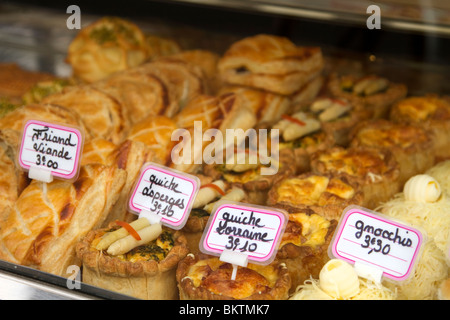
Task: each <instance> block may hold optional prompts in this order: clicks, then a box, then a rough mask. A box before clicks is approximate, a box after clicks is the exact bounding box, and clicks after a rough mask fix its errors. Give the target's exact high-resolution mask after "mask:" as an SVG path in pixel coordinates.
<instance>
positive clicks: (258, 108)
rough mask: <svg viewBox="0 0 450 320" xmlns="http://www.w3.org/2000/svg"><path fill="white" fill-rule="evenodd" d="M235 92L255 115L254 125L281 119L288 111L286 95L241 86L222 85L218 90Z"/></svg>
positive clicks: (288, 104)
mask: <svg viewBox="0 0 450 320" xmlns="http://www.w3.org/2000/svg"><path fill="white" fill-rule="evenodd" d="M219 92H220V93H221V94H224V93H235V94H237V95H239V96H241V97H242V101H243V102H242V103H243V104H244V105H245V106H246V107H247V108H249V109H250V110H252V111H253V113H254V114H255V116H256V121H257V123H256V125H257V126H258V125H261V124H265V125H267V124H271V123H274V122H276V121H278V120H280V119H281V116H282V115H283V114H285V113H287V112H288V110H289V108H290V106H291V101H290V99H289V98H288V97H286V96H282V95H279V94H275V93H272V92H269V91H265V90H259V89H253V88H249V87H242V86H230V85H228V86H224V87H222V88H221V89H220V91H219Z"/></svg>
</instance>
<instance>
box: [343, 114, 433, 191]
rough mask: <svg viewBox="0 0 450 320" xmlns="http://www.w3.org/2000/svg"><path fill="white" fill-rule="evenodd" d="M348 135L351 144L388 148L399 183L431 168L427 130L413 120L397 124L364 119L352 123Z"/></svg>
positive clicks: (431, 157) (430, 140) (353, 145)
mask: <svg viewBox="0 0 450 320" xmlns="http://www.w3.org/2000/svg"><path fill="white" fill-rule="evenodd" d="M351 136H352V141H351V143H350V146H351V147H370V148H377V149H386V150H389V151H390V152H392V153H393V154H394V156H395V158H396V160H397V162H398V163H399V168H400V177H399V179H400V183H401V184H403V183H404V182H406V180H408V179H409V178H410V177H412V176H414V175H416V174H419V173H423V172H425V171H426V170H428V169H429V168H431V167H432V166H433V164H434V161H435V157H434V154H433V152H432V147H433V139H432V134H431V132H430V131H429V130H427V129H425V128H423V127H421V126H419V125H416V124H406V123H403V124H400V123H394V122H391V121H388V120H384V119H378V120H373V121H366V122H363V123H361V124H360V125H359V126H357V127H355V128H354V131H353V133H352V134H351Z"/></svg>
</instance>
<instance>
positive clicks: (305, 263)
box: [277, 210, 337, 293]
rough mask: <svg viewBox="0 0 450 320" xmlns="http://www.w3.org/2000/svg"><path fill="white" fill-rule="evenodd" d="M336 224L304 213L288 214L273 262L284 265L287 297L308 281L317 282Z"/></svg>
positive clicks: (333, 221) (303, 211)
mask: <svg viewBox="0 0 450 320" xmlns="http://www.w3.org/2000/svg"><path fill="white" fill-rule="evenodd" d="M336 226H337V220H334V219H331V220H330V219H327V218H325V217H322V216H320V215H318V214H316V213H311V212H310V211H308V210H298V211H296V212H293V213H290V214H289V221H288V224H287V225H286V229H285V231H284V233H283V236H282V239H281V242H280V245H279V248H278V252H277V260H279V261H280V262H282V263H284V264H286V267H287V270H288V272H289V275H290V276H291V280H292V283H291V287H290V290H289V291H290V293H292V292H294V291H295V289H296V288H297V286H299V285H301V284H303V283H304V281H305V280H308V279H310V278H318V276H319V273H320V270H321V269H322V267H323V266H324V265H325V263H326V262H327V261H329V259H330V258H329V256H328V247H329V245H330V243H331V239H332V237H333V234H334V231H335V229H336Z"/></svg>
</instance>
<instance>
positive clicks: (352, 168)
mask: <svg viewBox="0 0 450 320" xmlns="http://www.w3.org/2000/svg"><path fill="white" fill-rule="evenodd" d="M319 161H321V162H322V163H323V164H324V165H325V170H327V171H333V170H334V171H337V172H343V173H347V174H349V175H351V176H357V177H363V178H364V177H366V176H367V175H368V174H369V173H372V174H376V175H382V174H384V173H385V172H387V170H388V167H387V165H386V163H385V161H384V156H383V155H382V154H381V153H375V152H369V151H368V150H359V149H342V150H339V151H336V152H333V153H323V154H321V155H320V157H319Z"/></svg>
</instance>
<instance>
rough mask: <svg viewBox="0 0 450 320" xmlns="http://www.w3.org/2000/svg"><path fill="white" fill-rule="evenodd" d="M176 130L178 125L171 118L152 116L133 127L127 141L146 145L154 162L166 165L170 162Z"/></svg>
mask: <svg viewBox="0 0 450 320" xmlns="http://www.w3.org/2000/svg"><path fill="white" fill-rule="evenodd" d="M176 129H177V125H176V123H175V121H174V120H172V119H171V118H169V117H166V116H151V117H148V118H146V119H143V120H142V121H140V122H138V123H136V124H135V125H133V126H132V127H131V128H130V131H129V133H128V135H127V138H126V139H127V140H131V141H137V142H141V143H143V144H145V145H146V146H147V147H148V148H150V150H151V151H152V152H153V154H154V157H155V158H154V160H153V161H154V162H157V163H160V164H163V165H165V164H167V163H169V162H170V156H171V151H172V148H173V145H174V142H173V141H172V133H173V132H174V131H175V130H176Z"/></svg>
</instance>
